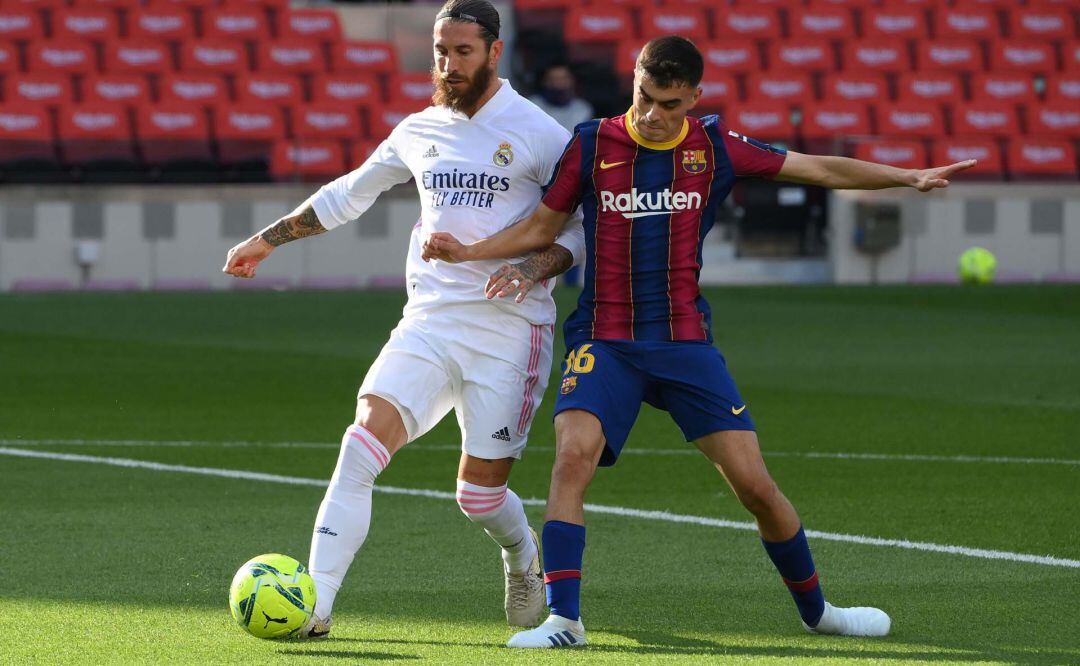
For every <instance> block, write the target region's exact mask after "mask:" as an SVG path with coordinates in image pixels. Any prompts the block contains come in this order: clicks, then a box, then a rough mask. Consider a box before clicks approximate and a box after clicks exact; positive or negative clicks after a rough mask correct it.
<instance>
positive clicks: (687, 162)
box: [682, 150, 709, 173]
mask: <svg viewBox="0 0 1080 666" xmlns="http://www.w3.org/2000/svg"><path fill="white" fill-rule="evenodd" d="M708 166H709V163H708V161H706V159H705V151H704V150H684V151H682V168H683V169H686V172H687V173H701V172H702V171H704V170H705V169H706V168H707V167H708Z"/></svg>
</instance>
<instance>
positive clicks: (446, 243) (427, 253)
mask: <svg viewBox="0 0 1080 666" xmlns="http://www.w3.org/2000/svg"><path fill="white" fill-rule="evenodd" d="M569 219H570V214H569V213H564V212H562V211H558V210H552V209H551V208H548V207H547V206H545V205H544V204H540V205H539V206H537V208H536V210H535V211H533V213H532V215H530V216H529V217H527V218H525V219H524V220H522V221H520V222H518V223H516V224H513V225H510V226H509V227H507V228H505V229H503V230H502V231H500V232H499V233H497V234H495V235H494V236H491V237H489V238H483V239H481V240H478V241H476V242H475V243H469V244H468V245H466V244H464V243H462V242H461V241H459V240H458V239H457V238H454V236H453V235H452V234H448V233H446V232H445V231H436V232H435V233H433V234H431V237H430V238H428V239H427V240H426V241H424V247H423V249H422V251H421V256H422V257H423V259H424V261H430V260H431V259H439V260H442V261H448V262H450V263H459V262H462V261H480V260H482V259H509V258H510V257H520V256H521V255H523V254H528V253H529V252H533V251H535V250H540V249H543V248H546V247H547V246H549V245H551V244H552V243H554V242H555V238H556V237H557V236H558V235H559V232H560V231H562V228H563V226H564V225H565V224H566V222H567V220H569Z"/></svg>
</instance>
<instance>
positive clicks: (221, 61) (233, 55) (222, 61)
mask: <svg viewBox="0 0 1080 666" xmlns="http://www.w3.org/2000/svg"><path fill="white" fill-rule="evenodd" d="M194 56H195V59H196V60H198V61H199V62H201V63H203V64H205V65H226V64H231V63H234V62H236V61H237V60H238V59H239V56H238V55H237V52H236V51H233V50H232V49H215V48H211V47H206V46H198V47H196V48H195V51H194Z"/></svg>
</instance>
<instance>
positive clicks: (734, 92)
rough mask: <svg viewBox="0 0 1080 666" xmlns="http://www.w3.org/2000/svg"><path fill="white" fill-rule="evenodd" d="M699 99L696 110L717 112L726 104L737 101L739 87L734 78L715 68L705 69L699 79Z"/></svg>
mask: <svg viewBox="0 0 1080 666" xmlns="http://www.w3.org/2000/svg"><path fill="white" fill-rule="evenodd" d="M700 87H701V98H700V99H698V106H697V109H698V110H701V111H719V110H720V109H722V108H723V107H724V106H726V105H727V104H732V103H737V102H738V101H739V86H738V84H737V83H736V81H735V77H734V76H733V75H731V74H728V73H726V72H724V71H722V70H720V69H718V68H716V67H706V68H705V74H704V76H702V78H701V84H700Z"/></svg>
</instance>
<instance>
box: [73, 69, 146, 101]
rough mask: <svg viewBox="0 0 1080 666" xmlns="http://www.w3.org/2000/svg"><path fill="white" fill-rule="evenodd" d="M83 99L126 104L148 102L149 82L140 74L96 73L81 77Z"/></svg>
mask: <svg viewBox="0 0 1080 666" xmlns="http://www.w3.org/2000/svg"><path fill="white" fill-rule="evenodd" d="M82 95H83V101H86V102H96V103H106V104H109V103H113V104H126V105H129V106H132V105H136V104H144V103H149V102H150V84H149V82H148V81H147V78H146V77H145V76H143V75H141V74H97V75H94V76H88V77H86V78H85V79H83V85H82Z"/></svg>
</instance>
